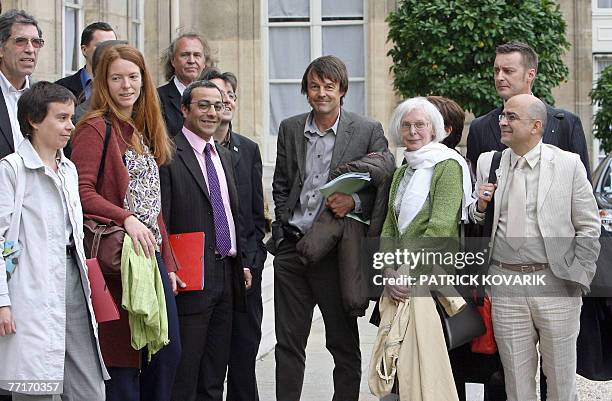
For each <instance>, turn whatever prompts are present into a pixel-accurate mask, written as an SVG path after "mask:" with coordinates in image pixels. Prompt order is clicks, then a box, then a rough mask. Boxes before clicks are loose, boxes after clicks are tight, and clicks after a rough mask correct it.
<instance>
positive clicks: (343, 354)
mask: <svg viewBox="0 0 612 401" xmlns="http://www.w3.org/2000/svg"><path fill="white" fill-rule="evenodd" d="M347 90H348V73H347V71H346V66H345V65H344V63H343V62H342V61H341V60H340V59H338V58H337V57H334V56H324V57H320V58H318V59H316V60H314V61H313V62H312V63H311V64H310V65H309V66H308V67H307V68H306V71H305V73H304V76H303V78H302V93H303V94H305V95H306V97H307V99H308V102H309V103H310V106H311V107H312V111H311V112H310V113H306V114H301V115H297V116H294V117H290V118H288V119H286V120H284V121H283V122H281V124H280V128H279V131H278V142H277V158H276V168H275V170H274V180H273V183H272V195H273V197H274V205H275V216H276V220H275V222H274V224H273V228H272V232H273V238H272V239H271V241H269V242H268V246H269V248H268V249H269V250H270V251H271V253H273V254H275V255H276V257H275V258H274V312H275V329H276V339H277V344H276V348H275V357H276V398H277V399H278V400H283V401H298V400H299V399H300V395H301V392H302V384H303V380H304V365H305V359H306V353H305V349H306V342H307V341H308V335H309V334H310V327H311V322H312V315H313V309H314V307H315V305H318V306H319V309H320V310H321V313H322V315H323V321H324V322H325V333H326V347H327V349H328V350H329V351H330V353H331V354H332V356H333V358H334V362H335V368H334V375H333V380H334V397H333V400H334V401H340V400H342V401H357V399H358V398H359V383H360V379H361V353H360V350H359V332H358V329H357V318H356V317H354V316H350V315H349V314H348V313H347V312H345V310H344V308H343V306H342V300H341V295H340V282H339V277H338V257H337V252H336V249H333V250H332V251H331V252H330V253H329V254H328V255H327V256H326V257H325V258H324V259H323V260H322V261H321V262H320V263H317V264H316V265H307V264H304V263H303V262H302V261H301V259H300V258H299V256H298V254H297V252H296V243H297V241H298V240H299V239H300V238H301V237H302V236H303V234H305V233H306V232H308V231H310V229H311V227H312V224H313V222H314V219H315V218H316V217H317V215H318V214H319V213H320V212H321V211H322V210H323V208H325V207H327V208H328V209H330V210H331V211H332V212H333V213H334V215H335V216H336V217H337V218H343V217H344V216H346V214H347V213H349V212H353V213H357V214H359V215H361V216H362V217H363V218H365V219H368V218H369V216H370V214H371V209H372V206H373V197H374V193H373V191H372V188H370V187H368V188H366V189H364V190H362V191H360V192H358V193H357V194H353V195H345V194H341V193H335V194H332V195H331V196H329V197H328V198H327V200H325V199H323V197H322V195H321V193H320V192H319V187H320V186H322V185H323V184H325V183H326V182H327V181H328V180H329V173H330V171H333V170H335V169H336V167H338V166H339V165H342V164H345V163H347V162H349V161H353V160H356V159H359V158H361V157H363V156H365V155H367V154H368V153H371V152H388V145H387V140H386V138H385V136H384V133H383V128H382V125H381V124H380V123H379V122H376V121H372V120H369V119H366V118H364V117H361V116H359V115H357V114H354V113H351V112H348V111H346V110H344V109H342V107H341V106H342V103H343V98H344V95H345V94H346V92H347Z"/></svg>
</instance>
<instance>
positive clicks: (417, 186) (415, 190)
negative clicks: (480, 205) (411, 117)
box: [398, 142, 475, 234]
mask: <svg viewBox="0 0 612 401" xmlns="http://www.w3.org/2000/svg"><path fill="white" fill-rule="evenodd" d="M404 157H405V158H406V162H407V163H408V168H411V169H413V170H415V172H414V174H413V175H412V178H411V179H410V182H409V183H408V186H407V187H406V190H405V191H404V193H403V194H401V196H402V201H401V206H400V213H399V216H398V226H399V231H400V234H403V233H404V231H406V228H407V227H408V225H409V224H410V223H411V222H412V220H413V219H414V217H415V216H416V215H417V213H418V212H419V211H420V210H421V209H422V208H423V204H424V203H425V200H426V199H427V195H429V188H430V187H431V177H432V176H433V171H434V167H435V166H436V164H438V163H440V162H442V161H444V160H448V159H453V160H456V161H457V162H458V163H459V165H460V166H461V170H462V172H463V174H462V175H463V198H462V200H461V220H467V219H468V213H467V211H468V207H469V206H470V205H471V204H472V203H473V202H474V201H475V199H474V198H472V178H471V176H470V170H469V167H468V165H467V163H466V162H465V159H464V158H463V157H462V156H461V155H460V154H459V153H457V152H456V151H455V150H453V149H450V148H448V147H447V146H445V145H442V144H440V143H437V142H430V143H428V144H427V145H425V146H423V147H422V148H420V149H418V150H415V151H412V152H407V151H406V152H404ZM398 195H400V194H398Z"/></svg>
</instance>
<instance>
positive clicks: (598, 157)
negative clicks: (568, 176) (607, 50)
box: [591, 54, 612, 169]
mask: <svg viewBox="0 0 612 401" xmlns="http://www.w3.org/2000/svg"><path fill="white" fill-rule="evenodd" d="M611 65H612V54H596V55H594V56H593V87H595V85H596V84H597V80H598V79H599V77H600V75H601V72H602V71H603V70H604V69H605V68H606V67H609V66H611ZM597 110H599V107H597V106H593V115H595V113H597ZM605 157H606V154H605V152H604V151H603V149H601V148H600V147H599V139H596V138H593V157H592V159H593V160H591V163H592V167H593V169H594V168H595V167H597V165H598V164H599V162H601V161H602V160H603V159H605Z"/></svg>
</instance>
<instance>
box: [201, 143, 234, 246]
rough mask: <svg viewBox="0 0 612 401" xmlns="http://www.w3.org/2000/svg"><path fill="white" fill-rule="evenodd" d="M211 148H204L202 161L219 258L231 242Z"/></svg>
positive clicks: (207, 146)
mask: <svg viewBox="0 0 612 401" xmlns="http://www.w3.org/2000/svg"><path fill="white" fill-rule="evenodd" d="M211 149H212V146H211V144H210V143H207V144H206V147H205V148H204V159H205V160H206V175H207V176H208V194H209V195H210V202H211V203H212V208H213V218H214V220H215V234H216V240H217V241H216V242H217V253H219V255H221V256H227V255H228V254H229V251H230V249H231V248H232V240H231V237H230V231H229V224H228V223H227V216H226V215H225V207H224V206H223V198H222V197H221V186H220V185H219V177H217V170H216V169H215V165H214V164H213V162H212V159H211V157H210V152H211Z"/></svg>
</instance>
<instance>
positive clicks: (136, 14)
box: [132, 0, 141, 20]
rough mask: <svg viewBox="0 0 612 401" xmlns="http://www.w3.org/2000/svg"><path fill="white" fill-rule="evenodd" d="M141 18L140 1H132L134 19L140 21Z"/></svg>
mask: <svg viewBox="0 0 612 401" xmlns="http://www.w3.org/2000/svg"><path fill="white" fill-rule="evenodd" d="M140 18H141V15H140V0H132V19H137V20H139V19H140Z"/></svg>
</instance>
